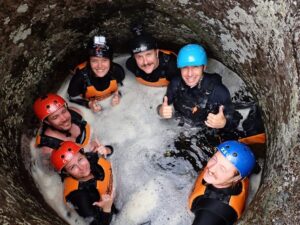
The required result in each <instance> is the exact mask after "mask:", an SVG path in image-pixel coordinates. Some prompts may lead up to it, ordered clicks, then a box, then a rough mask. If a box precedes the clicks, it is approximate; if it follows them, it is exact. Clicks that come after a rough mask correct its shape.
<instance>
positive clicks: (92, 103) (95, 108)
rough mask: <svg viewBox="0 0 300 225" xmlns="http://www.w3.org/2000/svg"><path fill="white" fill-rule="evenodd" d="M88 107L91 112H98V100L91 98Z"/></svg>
mask: <svg viewBox="0 0 300 225" xmlns="http://www.w3.org/2000/svg"><path fill="white" fill-rule="evenodd" d="M89 108H90V109H91V110H92V111H93V112H100V111H101V110H102V107H101V105H100V104H99V102H98V101H97V100H96V99H93V100H90V101H89Z"/></svg>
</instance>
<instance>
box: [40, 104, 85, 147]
mask: <svg viewBox="0 0 300 225" xmlns="http://www.w3.org/2000/svg"><path fill="white" fill-rule="evenodd" d="M68 110H69V112H70V114H71V121H72V123H74V124H76V125H77V126H78V127H79V128H80V134H79V136H78V137H77V138H76V143H78V144H81V145H82V146H85V145H86V144H87V143H88V142H89V140H90V126H89V124H88V123H87V122H86V121H85V120H84V119H83V118H82V116H81V115H80V114H79V113H77V112H75V111H74V110H72V109H68ZM48 128H51V129H53V130H57V129H55V128H54V127H52V126H50V125H48V124H46V123H43V124H42V127H41V128H40V130H39V132H38V134H37V136H36V146H37V147H44V146H45V147H49V148H52V149H57V148H58V147H59V146H60V143H61V142H63V140H61V139H58V138H55V137H50V136H47V135H46V134H45V131H46V130H47V129H48ZM58 131H59V132H62V133H66V136H68V135H70V133H69V132H66V131H61V130H58Z"/></svg>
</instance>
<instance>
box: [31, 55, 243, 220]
mask: <svg viewBox="0 0 300 225" xmlns="http://www.w3.org/2000/svg"><path fill="white" fill-rule="evenodd" d="M127 57H128V56H122V57H119V58H117V59H116V60H115V61H116V62H117V63H120V64H121V65H122V66H123V67H124V68H125V66H124V64H125V60H126V58H127ZM211 67H213V68H216V69H217V70H218V69H219V70H221V71H223V72H224V71H225V73H223V81H226V82H227V83H226V82H224V83H226V85H228V87H229V89H232V90H233V89H234V90H235V89H236V90H238V88H239V87H240V85H241V84H242V82H241V81H240V79H239V78H238V77H237V76H236V75H234V76H233V77H231V78H230V77H228V76H226V71H227V70H225V69H224V66H223V65H222V64H218V63H217V62H216V61H214V62H212V65H211ZM220 68H221V69H220ZM216 72H220V71H216ZM230 76H231V75H230ZM68 82H69V80H66V82H65V83H64V84H63V85H62V88H61V90H60V91H59V94H60V95H62V96H63V97H64V98H65V99H67V95H66V90H67V86H68ZM123 83H124V86H123V87H121V92H122V98H121V103H120V104H119V105H117V106H115V107H111V106H110V100H109V99H108V100H105V101H104V102H101V103H100V104H101V106H102V107H103V109H104V110H103V111H102V112H100V113H97V114H94V113H91V111H90V110H88V109H86V108H84V107H81V106H77V105H74V104H71V103H70V104H69V105H70V106H74V107H77V108H80V110H81V111H82V113H83V116H84V118H85V119H86V120H87V121H88V122H89V123H90V124H91V125H92V127H93V136H94V137H98V138H99V140H100V142H101V143H103V144H108V145H112V146H113V147H114V154H113V155H112V156H111V157H110V158H109V159H110V161H111V162H112V167H113V174H114V182H115V183H114V186H115V188H116V200H115V205H116V207H117V208H118V209H119V210H120V212H119V213H118V214H117V215H115V216H114V218H113V221H112V223H111V224H112V225H124V224H126V225H150V224H151V225H162V224H164V225H188V224H191V223H192V220H193V214H192V213H191V212H190V211H189V209H188V207H187V199H188V195H189V193H190V191H191V188H192V187H193V184H194V182H195V179H196V177H197V171H199V170H200V169H201V168H202V167H203V166H205V165H206V162H207V160H208V159H209V157H210V156H211V155H212V154H213V153H214V151H215V150H214V146H215V145H216V144H217V143H218V140H217V139H216V137H215V136H214V135H211V136H210V137H209V138H208V139H207V137H206V136H203V135H202V134H201V132H199V130H198V129H193V128H190V127H185V126H184V127H179V126H178V121H176V120H173V119H171V120H162V119H160V118H159V116H158V115H157V113H156V106H157V105H158V104H160V103H161V102H162V98H163V95H164V94H165V91H166V88H152V87H147V86H143V85H140V84H138V83H137V82H136V81H135V78H134V76H133V75H132V74H130V73H129V72H128V71H126V79H125V80H124V82H123ZM231 87H233V88H231ZM233 92H235V91H233ZM212 143H215V144H212ZM31 152H32V161H33V162H37V161H38V160H39V156H38V154H37V152H38V150H37V149H35V148H34V147H33V145H32V146H31ZM31 172H32V176H33V177H34V179H35V181H36V183H37V185H38V187H39V189H40V191H41V193H42V194H43V196H44V198H45V200H46V201H47V202H48V203H49V205H50V206H51V207H52V208H54V209H55V210H56V212H57V213H58V214H59V215H60V216H61V217H62V218H64V219H65V220H66V221H67V222H68V223H70V224H85V221H84V220H82V218H80V217H78V216H76V213H75V212H74V211H72V210H71V209H69V208H67V207H65V205H64V204H63V201H62V183H61V182H60V178H59V176H58V175H57V174H55V173H54V172H53V171H51V170H49V168H48V169H45V168H43V167H42V166H41V164H40V163H35V164H34V166H33V168H32V171H31Z"/></svg>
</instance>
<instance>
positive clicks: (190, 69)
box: [188, 67, 193, 77]
mask: <svg viewBox="0 0 300 225" xmlns="http://www.w3.org/2000/svg"><path fill="white" fill-rule="evenodd" d="M192 75H193V70H192V67H188V76H189V77H191V76H192Z"/></svg>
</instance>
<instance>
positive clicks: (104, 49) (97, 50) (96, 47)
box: [88, 36, 113, 60]
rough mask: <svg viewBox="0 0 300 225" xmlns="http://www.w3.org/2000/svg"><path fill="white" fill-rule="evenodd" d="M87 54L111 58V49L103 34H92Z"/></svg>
mask: <svg viewBox="0 0 300 225" xmlns="http://www.w3.org/2000/svg"><path fill="white" fill-rule="evenodd" d="M88 55H89V56H90V57H91V56H95V57H104V58H108V59H111V60H112V57H113V50H112V47H111V46H110V45H109V44H108V43H107V41H106V38H105V37H104V36H94V38H93V40H91V41H90V43H89V44H88Z"/></svg>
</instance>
